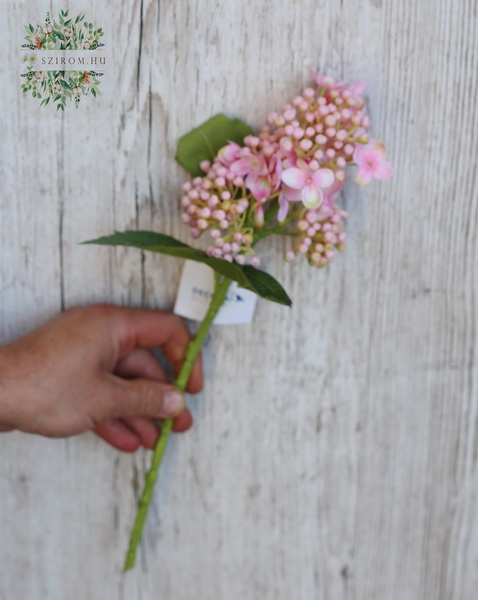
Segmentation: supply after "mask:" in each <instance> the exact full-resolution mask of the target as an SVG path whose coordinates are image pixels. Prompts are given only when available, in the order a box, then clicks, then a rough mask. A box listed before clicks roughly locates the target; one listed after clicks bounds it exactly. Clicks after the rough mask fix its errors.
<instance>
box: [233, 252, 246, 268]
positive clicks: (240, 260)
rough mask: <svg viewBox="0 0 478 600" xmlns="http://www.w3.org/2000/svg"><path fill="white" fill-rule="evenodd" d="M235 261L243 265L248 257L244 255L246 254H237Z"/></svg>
mask: <svg viewBox="0 0 478 600" xmlns="http://www.w3.org/2000/svg"><path fill="white" fill-rule="evenodd" d="M234 258H235V261H236V262H237V263H238V264H239V265H243V264H245V262H246V257H245V256H244V254H239V255H238V256H235V257H234Z"/></svg>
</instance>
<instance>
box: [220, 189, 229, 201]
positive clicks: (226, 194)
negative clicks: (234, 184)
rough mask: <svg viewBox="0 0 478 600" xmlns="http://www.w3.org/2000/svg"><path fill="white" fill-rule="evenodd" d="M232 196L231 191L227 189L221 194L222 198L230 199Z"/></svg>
mask: <svg viewBox="0 0 478 600" xmlns="http://www.w3.org/2000/svg"><path fill="white" fill-rule="evenodd" d="M230 197H231V192H228V191H227V190H225V191H224V192H222V194H221V199H222V200H229V198H230Z"/></svg>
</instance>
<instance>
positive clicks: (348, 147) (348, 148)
mask: <svg viewBox="0 0 478 600" xmlns="http://www.w3.org/2000/svg"><path fill="white" fill-rule="evenodd" d="M344 152H345V154H353V153H354V147H353V146H352V144H345V146H344Z"/></svg>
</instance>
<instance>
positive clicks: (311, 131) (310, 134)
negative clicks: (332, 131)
mask: <svg viewBox="0 0 478 600" xmlns="http://www.w3.org/2000/svg"><path fill="white" fill-rule="evenodd" d="M305 135H306V136H307V137H309V138H313V137H314V135H315V129H314V128H313V127H307V129H306V130H305Z"/></svg>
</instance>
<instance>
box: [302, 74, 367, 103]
mask: <svg viewBox="0 0 478 600" xmlns="http://www.w3.org/2000/svg"><path fill="white" fill-rule="evenodd" d="M309 73H310V76H311V77H312V79H313V80H314V81H315V83H316V84H317V85H318V86H319V87H321V88H324V89H326V90H329V91H330V90H348V91H349V92H350V93H351V94H352V95H353V96H361V95H362V94H363V93H364V91H365V83H363V82H362V81H357V82H356V83H349V84H348V85H347V82H346V81H345V79H343V80H342V81H336V80H335V79H334V78H333V77H330V76H329V75H318V74H317V73H314V71H312V69H309Z"/></svg>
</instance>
